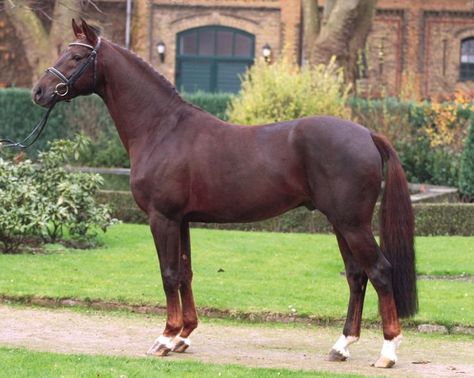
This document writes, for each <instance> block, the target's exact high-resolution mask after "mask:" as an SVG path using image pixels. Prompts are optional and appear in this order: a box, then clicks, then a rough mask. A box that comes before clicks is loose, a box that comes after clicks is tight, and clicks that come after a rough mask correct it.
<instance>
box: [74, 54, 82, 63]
mask: <svg viewBox="0 0 474 378" xmlns="http://www.w3.org/2000/svg"><path fill="white" fill-rule="evenodd" d="M72 59H74V60H75V61H76V62H79V61H80V60H81V59H82V56H80V55H74V56H73V57H72Z"/></svg>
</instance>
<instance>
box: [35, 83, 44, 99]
mask: <svg viewBox="0 0 474 378" xmlns="http://www.w3.org/2000/svg"><path fill="white" fill-rule="evenodd" d="M33 93H34V94H33V99H34V100H35V101H39V100H40V99H41V97H43V88H42V87H40V86H38V87H36V88H35V90H34V91H33Z"/></svg>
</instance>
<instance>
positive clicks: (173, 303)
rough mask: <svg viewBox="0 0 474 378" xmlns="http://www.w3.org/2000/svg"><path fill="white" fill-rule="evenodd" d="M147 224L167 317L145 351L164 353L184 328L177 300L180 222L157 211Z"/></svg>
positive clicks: (153, 353) (166, 352)
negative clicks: (157, 335)
mask: <svg viewBox="0 0 474 378" xmlns="http://www.w3.org/2000/svg"><path fill="white" fill-rule="evenodd" d="M150 226H151V232H152V234H153V239H154V241H155V245H156V249H157V252H158V259H159V262H160V270H161V278H162V280H163V289H164V291H165V295H166V311H167V320H166V326H165V329H164V331H163V334H162V335H161V336H160V337H158V338H157V339H156V341H155V342H154V343H153V345H152V346H151V347H150V349H149V350H148V352H147V353H148V354H152V355H157V356H166V355H167V354H168V353H169V352H170V351H171V350H172V349H173V340H174V338H175V337H176V336H177V335H178V334H179V333H180V331H181V329H182V328H183V315H182V312H181V305H180V300H179V284H180V261H181V259H180V222H176V221H172V220H169V219H166V218H164V217H163V216H161V215H156V216H153V217H150Z"/></svg>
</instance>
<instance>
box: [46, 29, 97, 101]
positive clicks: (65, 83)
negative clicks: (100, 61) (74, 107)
mask: <svg viewBox="0 0 474 378" xmlns="http://www.w3.org/2000/svg"><path fill="white" fill-rule="evenodd" d="M100 42H101V40H100V37H99V39H98V40H97V44H96V45H95V47H94V46H91V45H88V44H87V43H81V42H72V43H70V44H69V46H82V47H87V48H88V49H90V50H91V53H90V54H89V56H88V57H87V60H86V61H85V62H84V63H83V64H82V65H81V66H80V67H79V68H78V69H77V70H76V71H74V72H73V74H72V75H71V77H70V78H69V79H68V78H67V77H66V76H65V75H64V74H63V73H62V72H61V71H59V70H58V69H57V68H55V67H49V68H48V69H47V70H46V72H49V73H50V74H53V75H54V76H56V77H57V78H58V79H59V80H61V82H60V83H58V84H57V85H56V87H55V88H54V94H56V95H58V96H60V97H64V96H66V95H67V94H68V93H69V90H70V89H71V88H72V87H73V86H74V83H75V82H76V81H77V79H79V78H80V77H81V76H82V74H83V73H84V72H85V71H86V69H87V68H88V67H89V65H90V64H91V63H94V71H93V72H94V74H93V75H94V82H93V83H92V90H94V89H95V85H96V76H97V59H96V58H97V50H98V49H99V47H100Z"/></svg>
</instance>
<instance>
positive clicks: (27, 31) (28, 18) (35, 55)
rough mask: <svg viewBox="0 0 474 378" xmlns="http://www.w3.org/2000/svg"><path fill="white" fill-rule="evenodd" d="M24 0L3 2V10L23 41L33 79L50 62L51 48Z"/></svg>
mask: <svg viewBox="0 0 474 378" xmlns="http://www.w3.org/2000/svg"><path fill="white" fill-rule="evenodd" d="M23 3H24V2H20V1H15V2H14V3H12V4H11V3H8V2H5V8H4V9H5V12H6V14H7V15H8V18H9V20H10V21H11V23H12V24H13V26H14V28H15V31H16V33H17V35H18V37H19V38H20V39H21V40H22V42H23V47H24V49H25V51H26V58H27V60H28V63H29V65H30V67H31V69H32V70H33V74H32V77H33V81H35V80H36V79H37V78H39V77H40V76H41V74H42V73H43V72H44V69H45V67H47V65H48V64H49V63H51V54H52V51H53V50H52V48H51V45H50V44H49V40H48V34H47V33H46V30H45V29H44V27H43V25H42V24H41V21H40V20H39V19H38V17H37V16H36V14H35V13H34V12H33V11H32V10H31V9H30V8H28V7H27V6H25V4H23Z"/></svg>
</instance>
